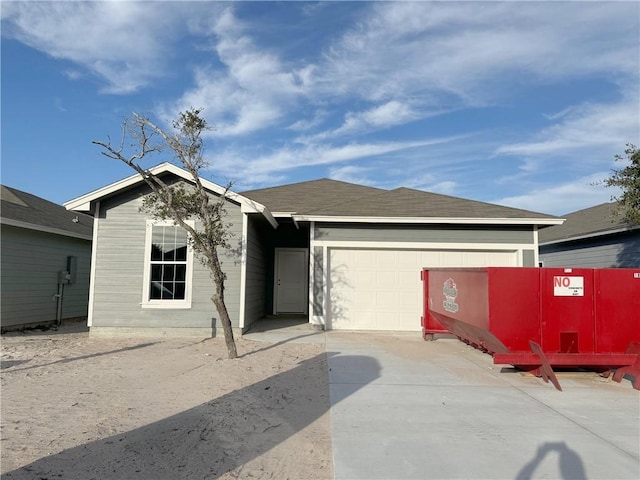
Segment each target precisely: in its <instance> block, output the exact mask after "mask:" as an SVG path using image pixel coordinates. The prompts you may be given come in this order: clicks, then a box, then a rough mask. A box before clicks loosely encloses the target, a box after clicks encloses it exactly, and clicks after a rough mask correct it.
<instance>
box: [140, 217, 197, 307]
mask: <svg viewBox="0 0 640 480" xmlns="http://www.w3.org/2000/svg"><path fill="white" fill-rule="evenodd" d="M185 223H186V224H187V225H189V226H190V227H192V228H195V222H194V221H193V220H187V221H186V222H185ZM153 227H178V228H182V227H180V225H177V224H176V222H174V221H171V220H147V222H146V228H145V244H144V273H143V278H142V282H143V283H142V302H141V303H140V305H141V306H142V308H164V309H180V308H182V309H186V308H191V292H192V288H193V248H192V247H191V245H189V242H188V241H187V260H186V272H185V284H186V285H185V292H184V299H182V300H162V299H151V298H149V294H150V287H151V265H157V263H151V246H152V244H153ZM188 237H189V233H188V232H187V238H188Z"/></svg>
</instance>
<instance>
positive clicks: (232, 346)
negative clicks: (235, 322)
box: [211, 287, 238, 359]
mask: <svg viewBox="0 0 640 480" xmlns="http://www.w3.org/2000/svg"><path fill="white" fill-rule="evenodd" d="M218 288H219V287H218ZM211 300H212V301H213V303H214V305H215V306H216V310H218V316H219V317H220V324H221V325H222V330H223V331H224V342H225V344H226V345H227V352H228V353H229V359H234V358H238V351H237V350H236V342H235V340H234V338H233V328H232V327H231V319H230V318H229V312H228V311H227V306H226V305H225V304H224V299H223V298H222V296H221V295H220V294H219V293H218V292H216V293H214V294H213V296H212V297H211Z"/></svg>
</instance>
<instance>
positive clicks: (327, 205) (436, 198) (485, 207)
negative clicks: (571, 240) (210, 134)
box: [243, 179, 562, 225]
mask: <svg viewBox="0 0 640 480" xmlns="http://www.w3.org/2000/svg"><path fill="white" fill-rule="evenodd" d="M243 195H245V196H247V197H249V198H252V199H254V200H256V201H259V202H260V203H262V204H264V205H265V206H266V207H267V208H269V209H271V210H272V211H274V212H280V215H283V214H284V213H288V215H290V216H291V217H292V218H293V219H294V220H297V221H304V220H316V221H333V222H358V221H360V222H376V223H381V222H390V223H501V224H502V223H511V224H537V225H557V224H559V223H562V219H560V218H558V217H554V216H552V215H545V214H542V213H538V212H531V211H528V210H520V209H517V208H511V207H504V206H501V205H494V204H491V203H484V202H477V201H474V200H466V199H463V198H457V197H451V196H448V195H440V194H437V193H429V192H424V191H421V190H413V189H410V188H397V189H395V190H383V189H379V188H372V187H365V186H362V185H355V184H352V183H347V182H339V181H336V180H329V179H321V180H314V181H310V182H301V183H294V184H291V185H283V186H281V187H272V188H265V189H261V190H252V191H248V192H243ZM276 216H279V214H278V213H276Z"/></svg>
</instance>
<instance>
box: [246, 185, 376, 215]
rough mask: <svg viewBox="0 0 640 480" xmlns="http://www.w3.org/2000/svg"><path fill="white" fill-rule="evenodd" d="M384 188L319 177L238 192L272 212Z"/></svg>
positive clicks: (315, 207)
mask: <svg viewBox="0 0 640 480" xmlns="http://www.w3.org/2000/svg"><path fill="white" fill-rule="evenodd" d="M385 191H386V190H382V189H380V188H373V187H366V186H364V185H356V184H354V183H347V182H341V181H339V180H330V179H328V178H322V179H319V180H310V181H307V182H300V183H292V184H289V185H282V186H279V187H270V188H262V189H260V190H249V191H247V192H241V195H243V196H245V197H247V198H250V199H251V200H253V201H255V202H259V203H261V204H262V205H264V206H266V207H267V208H268V209H269V210H271V211H272V212H288V213H294V212H295V213H309V212H313V211H314V210H319V209H321V208H325V207H327V206H330V205H341V204H343V203H345V202H353V201H355V200H360V199H362V198H366V197H368V196H370V195H375V194H377V193H382V192H385Z"/></svg>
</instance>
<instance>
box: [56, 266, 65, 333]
mask: <svg viewBox="0 0 640 480" xmlns="http://www.w3.org/2000/svg"><path fill="white" fill-rule="evenodd" d="M60 280H61V279H60V278H58V293H57V294H56V295H54V296H55V297H56V327H59V326H60V325H62V299H63V296H64V283H62V282H61V281H60Z"/></svg>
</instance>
